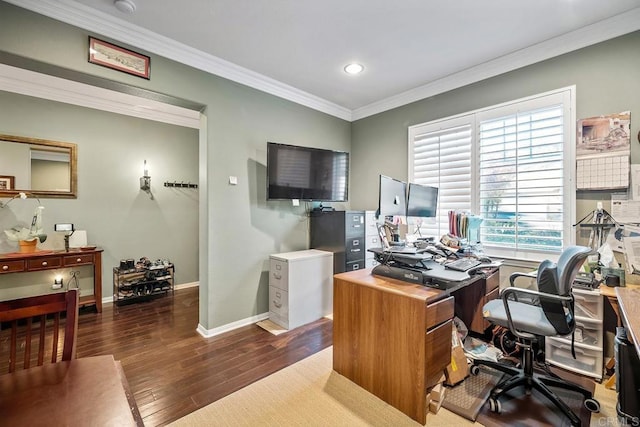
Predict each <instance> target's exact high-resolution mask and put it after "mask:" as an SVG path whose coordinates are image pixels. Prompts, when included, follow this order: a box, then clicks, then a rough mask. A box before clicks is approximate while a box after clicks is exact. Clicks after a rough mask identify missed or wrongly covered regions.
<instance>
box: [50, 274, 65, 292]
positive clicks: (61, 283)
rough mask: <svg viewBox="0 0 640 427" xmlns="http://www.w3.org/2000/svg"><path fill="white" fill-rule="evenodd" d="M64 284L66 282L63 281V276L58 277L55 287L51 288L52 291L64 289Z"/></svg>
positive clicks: (54, 281) (55, 279) (55, 280)
mask: <svg viewBox="0 0 640 427" xmlns="http://www.w3.org/2000/svg"><path fill="white" fill-rule="evenodd" d="M63 282H64V280H63V279H62V276H56V277H55V278H54V279H53V285H52V286H51V289H62V286H63Z"/></svg>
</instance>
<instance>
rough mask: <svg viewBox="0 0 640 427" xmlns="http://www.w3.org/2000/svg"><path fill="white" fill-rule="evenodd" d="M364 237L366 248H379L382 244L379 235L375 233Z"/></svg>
mask: <svg viewBox="0 0 640 427" xmlns="http://www.w3.org/2000/svg"><path fill="white" fill-rule="evenodd" d="M366 239H367V240H366V243H365V246H366V248H367V249H369V248H379V247H381V246H382V244H380V236H379V235H378V234H377V233H376V234H375V235H373V236H367V237H366Z"/></svg>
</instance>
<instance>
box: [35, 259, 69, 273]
mask: <svg viewBox="0 0 640 427" xmlns="http://www.w3.org/2000/svg"><path fill="white" fill-rule="evenodd" d="M58 267H62V257H42V258H33V259H30V260H27V270H29V271H34V270H48V269H50V268H58Z"/></svg>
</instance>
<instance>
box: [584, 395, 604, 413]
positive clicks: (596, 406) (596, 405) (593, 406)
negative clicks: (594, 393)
mask: <svg viewBox="0 0 640 427" xmlns="http://www.w3.org/2000/svg"><path fill="white" fill-rule="evenodd" d="M584 407H585V408H587V409H588V410H589V412H593V413H594V414H596V413H598V412H600V402H598V401H597V400H595V399H593V398H589V399H585V401H584Z"/></svg>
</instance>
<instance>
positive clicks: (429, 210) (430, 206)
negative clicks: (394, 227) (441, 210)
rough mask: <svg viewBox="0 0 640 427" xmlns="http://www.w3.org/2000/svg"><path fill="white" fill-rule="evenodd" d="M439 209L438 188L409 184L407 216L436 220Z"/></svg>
mask: <svg viewBox="0 0 640 427" xmlns="http://www.w3.org/2000/svg"><path fill="white" fill-rule="evenodd" d="M437 208H438V188H437V187H429V186H427V185H420V184H415V183H413V182H411V183H409V195H408V196H407V216H413V217H420V218H435V216H436V211H437Z"/></svg>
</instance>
